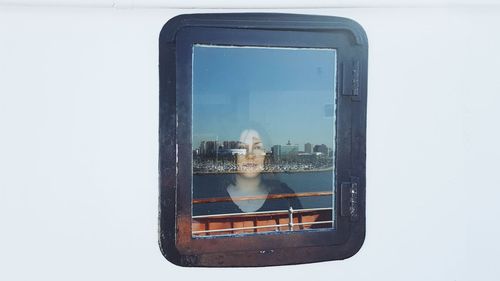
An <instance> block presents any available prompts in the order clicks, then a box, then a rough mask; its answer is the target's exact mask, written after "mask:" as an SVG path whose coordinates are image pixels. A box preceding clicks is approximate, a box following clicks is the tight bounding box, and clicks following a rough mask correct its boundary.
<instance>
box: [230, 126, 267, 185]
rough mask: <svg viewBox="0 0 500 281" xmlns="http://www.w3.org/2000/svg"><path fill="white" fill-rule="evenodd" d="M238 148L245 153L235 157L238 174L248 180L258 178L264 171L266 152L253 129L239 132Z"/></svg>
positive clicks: (259, 137)
mask: <svg viewBox="0 0 500 281" xmlns="http://www.w3.org/2000/svg"><path fill="white" fill-rule="evenodd" d="M240 148H244V149H245V150H246V153H245V154H244V155H243V154H238V155H237V156H236V157H237V158H236V163H237V165H238V173H239V174H240V175H242V176H244V177H248V178H252V177H256V176H258V175H259V174H260V173H261V172H262V171H263V170H264V159H265V157H266V150H265V148H264V144H263V142H262V139H261V136H260V135H259V133H258V132H257V131H255V130H253V129H246V130H244V131H243V132H241V135H240Z"/></svg>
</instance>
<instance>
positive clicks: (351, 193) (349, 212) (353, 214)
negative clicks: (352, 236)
mask: <svg viewBox="0 0 500 281" xmlns="http://www.w3.org/2000/svg"><path fill="white" fill-rule="evenodd" d="M340 200H341V205H340V207H341V209H340V215H341V216H343V217H347V216H348V217H349V218H350V220H351V221H356V220H357V219H358V217H359V178H357V177H351V181H350V182H343V183H341V185H340Z"/></svg>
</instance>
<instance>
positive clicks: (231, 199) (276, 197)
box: [193, 191, 333, 204]
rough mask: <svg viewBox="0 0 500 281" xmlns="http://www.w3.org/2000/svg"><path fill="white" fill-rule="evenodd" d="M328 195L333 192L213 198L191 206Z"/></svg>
mask: <svg viewBox="0 0 500 281" xmlns="http://www.w3.org/2000/svg"><path fill="white" fill-rule="evenodd" d="M330 195H333V192H331V191H319V192H302V193H284V194H266V195H254V196H240V197H234V198H233V197H214V198H201V199H193V204H206V203H220V202H235V201H247V200H262V199H286V198H296V197H313V196H330Z"/></svg>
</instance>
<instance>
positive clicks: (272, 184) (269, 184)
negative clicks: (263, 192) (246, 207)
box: [220, 179, 302, 213]
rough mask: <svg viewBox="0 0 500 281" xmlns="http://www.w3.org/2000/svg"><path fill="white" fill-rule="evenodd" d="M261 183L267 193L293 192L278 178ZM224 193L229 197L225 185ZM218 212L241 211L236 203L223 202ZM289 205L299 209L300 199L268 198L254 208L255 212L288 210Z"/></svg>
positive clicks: (300, 206)
mask: <svg viewBox="0 0 500 281" xmlns="http://www.w3.org/2000/svg"><path fill="white" fill-rule="evenodd" d="M262 185H263V186H264V187H265V188H266V189H267V191H268V194H294V193H295V192H294V191H293V190H292V189H291V188H290V187H288V185H286V184H285V183H283V182H281V181H279V180H266V179H265V180H262ZM225 193H226V194H225V195H226V196H227V197H230V195H229V192H228V191H227V187H226V188H225ZM220 205H221V206H220V213H241V212H243V211H242V210H241V209H240V208H239V207H238V205H236V203H234V202H233V201H231V202H224V203H221V204H220ZM290 207H292V208H293V209H301V208H302V204H301V203H300V200H299V199H298V198H296V197H293V198H284V199H269V198H267V199H266V200H265V201H264V204H262V206H261V207H260V208H259V209H257V210H255V212H262V211H277V210H288V209H289V208H290Z"/></svg>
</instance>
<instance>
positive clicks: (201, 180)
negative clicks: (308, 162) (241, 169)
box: [193, 171, 334, 216]
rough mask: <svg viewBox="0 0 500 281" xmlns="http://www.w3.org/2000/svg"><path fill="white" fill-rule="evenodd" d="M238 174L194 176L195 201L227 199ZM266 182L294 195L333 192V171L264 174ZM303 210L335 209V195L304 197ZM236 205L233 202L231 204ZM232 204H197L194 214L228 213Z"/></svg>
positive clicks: (302, 200)
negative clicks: (280, 183)
mask: <svg viewBox="0 0 500 281" xmlns="http://www.w3.org/2000/svg"><path fill="white" fill-rule="evenodd" d="M234 177H235V174H226V173H220V174H195V175H193V199H203V198H214V197H227V192H226V188H227V186H228V185H229V184H230V183H231V182H233V179H234ZM261 177H262V179H263V180H265V179H270V180H278V181H281V182H282V183H285V184H286V185H288V187H290V189H291V191H292V192H293V193H302V192H320V191H330V192H331V191H333V186H334V184H333V179H334V177H333V172H332V171H307V172H290V173H285V172H279V173H262V174H261ZM299 200H300V203H301V205H302V207H303V208H306V209H309V208H332V207H333V202H334V197H333V196H315V197H300V198H299ZM231 204H232V203H231ZM226 209H228V203H224V202H221V203H203V204H194V206H193V215H194V216H198V215H209V214H225V213H227V210H226Z"/></svg>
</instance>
